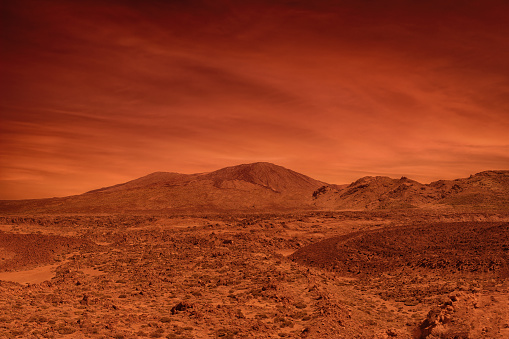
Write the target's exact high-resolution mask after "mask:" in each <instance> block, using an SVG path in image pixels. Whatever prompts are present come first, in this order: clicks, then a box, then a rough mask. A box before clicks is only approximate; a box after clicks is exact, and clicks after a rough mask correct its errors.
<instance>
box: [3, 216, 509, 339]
mask: <svg viewBox="0 0 509 339" xmlns="http://www.w3.org/2000/svg"><path fill="white" fill-rule="evenodd" d="M507 221H509V215H505V214H490V213H470V214H465V213H452V212H450V213H448V214H437V213H434V212H429V213H416V212H390V213H388V212H377V213H368V212H343V213H339V212H338V213H308V214H272V215H270V214H265V215H222V216H221V215H210V216H200V217H189V216H184V217H177V216H45V217H0V224H2V225H3V226H2V232H1V233H0V240H1V241H3V242H0V248H1V250H0V254H2V256H1V258H2V259H1V260H2V261H1V266H0V271H1V272H0V337H6V338H15V337H18V338H80V337H94V338H95V337H97V338H139V337H148V338H285V337H287V338H507V337H508V336H507V335H508V332H509V314H508V312H509V311H508V308H507V304H508V302H509V299H508V297H509V281H508V276H507V274H506V273H507V271H506V268H507V266H506V263H507V262H506V261H504V260H506V259H507V255H508V252H509V251H508V250H509V243H507V242H506V241H505V240H504V239H505V238H504V236H505V233H503V234H499V238H498V240H497V241H498V242H497V243H496V244H497V246H495V247H493V246H490V244H492V243H491V242H490V239H493V237H496V236H497V234H493V237H488V236H486V237H479V239H480V240H478V241H477V242H476V241H475V239H472V240H473V241H472V244H473V245H475V246H465V244H463V243H462V245H461V246H459V245H458V244H455V242H454V240H453V238H454V237H452V238H451V239H452V240H451V239H449V240H448V241H449V242H447V244H448V246H449V247H451V248H454V249H456V250H455V251H441V252H440V253H441V255H442V257H443V259H446V260H448V262H450V263H453V262H454V263H455V261H454V260H456V259H457V258H458V257H460V256H461V255H462V254H464V255H465V256H469V257H475V256H476V253H478V254H479V257H482V258H488V259H490V258H492V257H493V258H498V260H499V261H498V264H497V265H491V266H489V265H488V266H487V267H488V268H489V267H491V269H486V270H484V269H480V270H454V271H453V270H447V268H448V267H446V271H447V272H446V271H444V268H443V267H439V266H437V265H433V263H434V262H433V261H431V264H429V265H428V264H426V265H422V266H419V265H418V263H421V264H422V263H429V261H422V260H423V258H424V259H426V258H427V257H425V256H424V257H423V256H420V257H419V256H415V255H406V256H405V255H403V256H400V253H399V252H398V251H396V250H398V249H399V247H397V246H396V247H394V246H392V245H393V244H404V246H407V247H408V246H409V248H408V251H402V253H413V251H414V250H415V251H421V252H422V253H424V252H425V250H423V249H421V247H419V246H424V247H425V246H426V242H428V245H429V246H431V247H433V246H435V245H436V244H437V237H440V234H438V233H433V232H421V233H422V234H424V235H426V236H424V237H417V239H418V240H419V241H417V242H415V241H408V239H409V238H408V234H409V233H408V232H412V230H413V231H414V232H412V233H410V234H412V236H417V235H418V234H421V233H419V232H415V227H416V225H421V227H435V228H436V226H433V225H439V224H440V223H444V222H446V223H450V225H452V226H451V228H450V232H456V233H454V234H462V232H461V230H462V228H461V227H457V226H461V225H462V224H461V223H466V225H469V227H471V229H477V228H476V227H486V225H487V223H490V222H496V223H497V225H499V227H501V228H500V229H503V226H504V225H505V224H504V223H505V222H507ZM426 225H427V226H426ZM453 226H454V227H453ZM387 229H390V230H396V229H397V230H398V231H385V230H387ZM496 230H497V229H495V228H492V231H496ZM352 234H356V235H362V236H360V237H356V238H355V239H356V240H355V241H351V242H348V244H347V245H348V246H346V245H344V244H343V245H344V246H346V247H344V248H343V249H342V250H343V252H345V251H348V252H349V253H356V256H355V257H352V258H354V259H355V261H356V263H357V265H356V266H355V267H358V268H362V269H363V270H364V271H362V272H359V270H358V271H357V272H348V271H347V270H346V271H345V270H343V269H338V267H339V266H338V265H336V266H334V265H332V267H329V266H330V265H314V264H311V263H306V262H305V260H298V259H297V258H296V257H295V256H294V255H292V254H293V253H294V252H296V251H297V250H299V249H300V250H299V251H298V252H297V253H306V251H307V250H308V249H310V248H311V249H313V248H315V247H313V246H319V244H321V243H323V242H324V241H325V242H326V243H327V241H330V240H329V239H337V238H340V237H348V235H352ZM376 234H379V235H383V237H374V235H376ZM468 234H471V233H468ZM460 238H461V237H459V238H458V239H460ZM2 239H3V240H2ZM381 239H383V241H384V242H380V240H381ZM461 239H463V238H461ZM461 239H460V240H461ZM483 242H490V244H488V243H483ZM378 243H380V244H385V246H376V245H377V244H378ZM413 243H415V244H417V245H418V246H417V247H412V246H413V245H412V244H413ZM391 244H392V245H391ZM390 246H392V247H391V248H393V249H394V248H395V251H396V252H394V253H393V254H391V255H393V256H394V260H393V261H391V262H394V263H397V265H396V264H395V265H393V266H390V265H389V266H388V267H387V269H381V268H380V265H379V264H378V263H379V262H380V261H379V259H380V258H382V257H383V255H385V254H384V253H385V252H384V251H383V249H384V248H386V247H390ZM318 248H321V247H318ZM487 248H490V249H491V251H492V252H489V251H488V252H489V253H490V254H489V257H486V256H483V255H485V253H484V252H486V249H487ZM339 249H341V248H339ZM320 251H323V248H322V249H320ZM472 251H473V252H472ZM360 252H362V253H361V254H362V255H360V254H359V253H360ZM33 253H38V254H37V255H33ZM483 253H484V254H483ZM340 258H341V257H340ZM362 258H365V259H364V264H362ZM343 259H344V258H343ZM343 259H342V260H343ZM343 261H344V260H343ZM373 263H374V264H376V265H373V266H370V264H373ZM483 263H484V261H483ZM417 267H418V268H417ZM465 267H466V266H465ZM479 267H481V266H479ZM482 267H484V266H482ZM28 272H31V273H34V274H35V273H38V274H46V275H45V276H39V278H40V279H39V280H34V279H33V278H34V276H32V277H31V278H30V279H31V280H27V279H28V274H29V273H28ZM23 277H25V280H23V279H22V278H23ZM42 280H44V281H42Z"/></svg>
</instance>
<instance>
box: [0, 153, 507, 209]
mask: <svg viewBox="0 0 509 339" xmlns="http://www.w3.org/2000/svg"><path fill="white" fill-rule="evenodd" d="M401 208H430V209H437V208H438V209H443V208H445V209H452V208H455V209H465V208H468V209H472V208H473V209H489V210H493V209H496V210H507V209H508V208H509V171H486V172H481V173H478V174H475V175H472V176H470V177H469V178H465V179H456V180H440V181H436V182H432V183H430V184H421V183H419V182H417V181H414V180H411V179H408V178H405V177H402V178H400V179H392V178H389V177H382V176H377V177H364V178H361V179H359V180H357V181H355V182H353V183H351V184H349V185H332V184H328V183H325V182H322V181H318V180H315V179H313V178H310V177H308V176H306V175H303V174H300V173H297V172H295V171H292V170H289V169H287V168H284V167H281V166H278V165H274V164H271V163H266V162H258V163H252V164H243V165H238V166H232V167H226V168H223V169H220V170H217V171H214V172H208V173H198V174H180V173H170V172H155V173H152V174H149V175H147V176H144V177H141V178H138V179H135V180H132V181H128V182H126V183H122V184H118V185H114V186H110V187H104V188H100V189H97V190H93V191H90V192H86V193H84V194H80V195H75V196H69V197H63V198H51V199H32V200H3V201H0V213H3V214H19V213H27V214H29V213H151V212H154V213H155V212H158V213H197V212H204V213H211V212H212V213H223V212H232V211H234V212H278V211H297V210H376V209H401Z"/></svg>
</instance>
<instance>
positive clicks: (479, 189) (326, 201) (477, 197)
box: [314, 171, 509, 210]
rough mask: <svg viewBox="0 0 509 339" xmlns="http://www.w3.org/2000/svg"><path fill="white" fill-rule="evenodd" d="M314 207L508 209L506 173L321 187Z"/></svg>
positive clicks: (376, 179) (508, 176)
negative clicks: (434, 179) (449, 178)
mask: <svg viewBox="0 0 509 339" xmlns="http://www.w3.org/2000/svg"><path fill="white" fill-rule="evenodd" d="M314 198H315V206H317V207H322V208H327V209H332V210H344V209H356V210H373V209H396V208H478V209H508V208H509V171H485V172H481V173H477V174H475V175H472V176H470V177H469V178H465V179H455V180H439V181H435V182H432V183H430V184H421V183H419V182H417V181H414V180H411V179H408V178H406V177H402V178H400V179H391V178H389V177H382V176H377V177H364V178H361V179H359V180H357V181H355V182H353V183H351V184H350V185H347V186H344V187H341V188H333V187H330V186H323V187H321V188H319V189H318V190H317V191H316V192H315V193H314Z"/></svg>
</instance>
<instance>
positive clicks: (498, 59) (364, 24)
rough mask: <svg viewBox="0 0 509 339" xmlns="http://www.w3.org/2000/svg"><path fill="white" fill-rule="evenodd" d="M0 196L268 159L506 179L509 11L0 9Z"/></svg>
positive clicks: (345, 178)
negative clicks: (486, 173) (497, 172)
mask: <svg viewBox="0 0 509 339" xmlns="http://www.w3.org/2000/svg"><path fill="white" fill-rule="evenodd" d="M1 15H2V17H1V25H2V27H1V32H0V34H1V50H0V53H1V54H0V58H1V59H0V61H1V63H0V66H1V68H0V79H1V80H0V93H1V94H0V199H24V198H42V197H53V196H64V195H71V194H79V193H83V192H85V191H87V190H91V189H95V188H99V187H103V186H109V185H113V184H117V183H120V182H124V181H127V180H131V179H134V178H137V177H140V176H143V175H146V174H148V173H151V172H155V171H169V172H180V173H197V172H206V171H212V170H216V169H219V168H222V167H225V166H230V165H236V164H241V163H249V162H256V161H269V162H273V163H276V164H278V165H282V166H285V167H287V168H290V169H293V170H296V171H298V172H301V173H303V174H307V175H309V176H311V177H313V178H315V179H319V180H323V181H326V182H330V183H337V184H342V183H349V182H351V181H353V180H356V179H358V178H360V177H362V176H366V175H388V176H391V177H400V176H403V175H404V176H407V177H410V178H413V179H416V180H418V181H421V182H424V183H427V182H430V181H433V180H437V179H453V178H459V177H467V176H468V175H470V174H472V173H476V172H479V171H483V170H488V169H509V61H508V60H509V24H508V22H509V3H508V2H507V1H503V0H500V1H490V0H488V1H486V0H482V1H481V0H479V1H467V0H465V1H439V0H431V1H414V0H406V1H403V0H401V1H391V0H389V1H375V0H371V1H370V0H350V1H339V0H338V1H332V0H330V1H327V0H318V1H304V0H297V1H283V0H271V1H269V0H252V1H223V0H219V1H218V0H214V1H213V0H210V1H208V0H203V1H193V0H190V1H177V0H175V1H162V0H161V1H155V0H152V1H134V0H133V1H120V0H118V1H112V0H109V1H108V0H102V1H91V0H87V1H64V0H62V1H55V0H48V1H40V0H37V1H28V0H16V1H10V2H7V1H4V2H3V3H2V9H1Z"/></svg>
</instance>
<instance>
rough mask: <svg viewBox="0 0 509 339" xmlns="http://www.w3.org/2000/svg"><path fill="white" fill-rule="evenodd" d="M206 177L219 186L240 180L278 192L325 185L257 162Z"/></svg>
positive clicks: (281, 167) (295, 173) (285, 169)
mask: <svg viewBox="0 0 509 339" xmlns="http://www.w3.org/2000/svg"><path fill="white" fill-rule="evenodd" d="M206 176H207V177H208V178H209V179H212V180H214V181H215V182H216V183H218V184H220V183H221V182H224V181H234V180H240V181H246V182H249V183H252V184H255V185H259V186H263V187H265V188H268V189H271V190H273V191H276V192H282V191H292V190H301V189H316V188H318V187H320V186H322V185H323V184H325V183H323V182H321V181H318V180H315V179H312V178H310V177H308V176H306V175H303V174H300V173H297V172H295V171H292V170H289V169H287V168H285V167H283V166H279V165H274V164H272V163H270V162H255V163H250V164H242V165H237V166H231V167H226V168H223V169H220V170H217V171H214V172H210V173H208V174H207V175H206Z"/></svg>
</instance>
